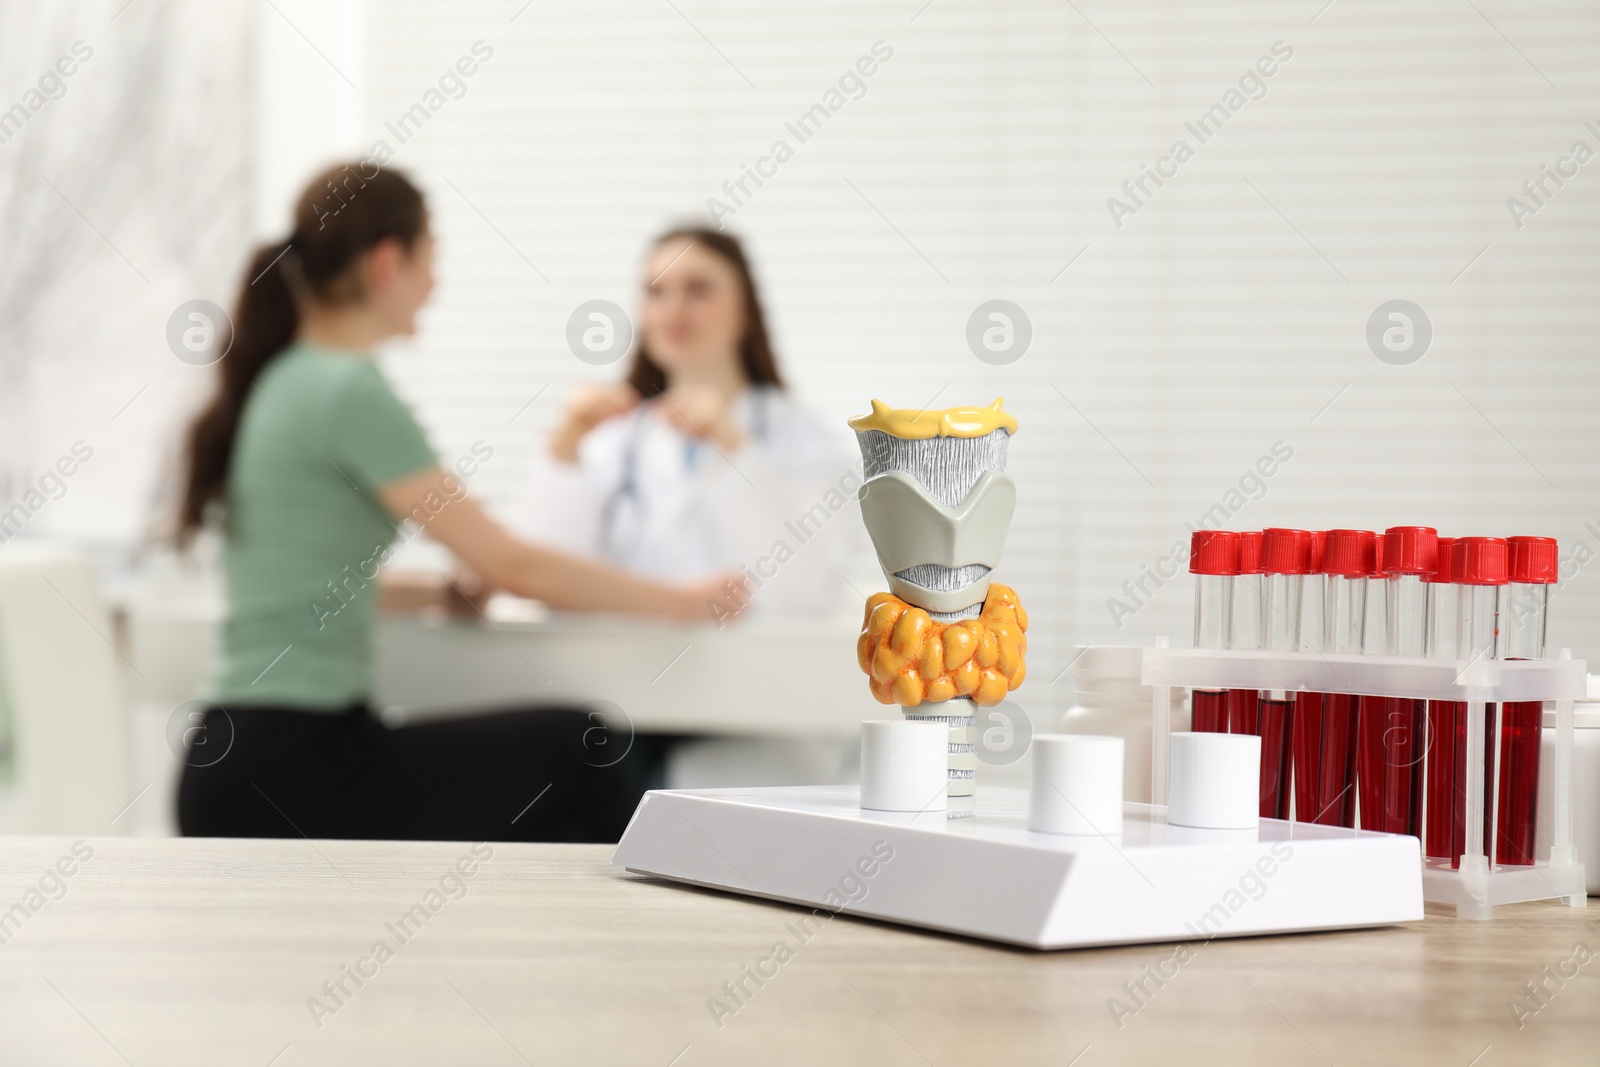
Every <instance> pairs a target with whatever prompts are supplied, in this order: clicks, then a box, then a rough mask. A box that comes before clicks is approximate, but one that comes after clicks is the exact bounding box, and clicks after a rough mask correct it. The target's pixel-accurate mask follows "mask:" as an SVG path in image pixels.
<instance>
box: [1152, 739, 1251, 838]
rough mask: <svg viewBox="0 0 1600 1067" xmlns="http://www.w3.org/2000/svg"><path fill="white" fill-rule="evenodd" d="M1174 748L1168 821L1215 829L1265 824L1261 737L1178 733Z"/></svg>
mask: <svg viewBox="0 0 1600 1067" xmlns="http://www.w3.org/2000/svg"><path fill="white" fill-rule="evenodd" d="M1169 751H1170V760H1169V763H1168V766H1169V767H1170V768H1171V775H1170V779H1169V782H1168V787H1167V822H1169V823H1172V824H1173V825H1175V826H1197V827H1202V828H1205V829H1213V830H1247V829H1251V828H1254V827H1255V826H1257V825H1258V824H1259V822H1260V792H1259V791H1260V782H1261V738H1260V737H1258V736H1256V735H1255V734H1214V733H1187V732H1183V733H1174V734H1173V735H1172V737H1171V748H1170V750H1169Z"/></svg>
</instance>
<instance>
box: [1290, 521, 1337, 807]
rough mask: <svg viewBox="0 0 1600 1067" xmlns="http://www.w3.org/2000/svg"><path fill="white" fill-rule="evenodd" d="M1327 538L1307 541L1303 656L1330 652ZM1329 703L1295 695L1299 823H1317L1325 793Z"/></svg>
mask: <svg viewBox="0 0 1600 1067" xmlns="http://www.w3.org/2000/svg"><path fill="white" fill-rule="evenodd" d="M1327 536H1328V535H1327V533H1326V532H1325V531H1323V530H1312V531H1311V533H1310V536H1309V537H1308V538H1307V540H1306V573H1305V577H1304V578H1303V580H1302V583H1303V584H1302V586H1301V590H1300V649H1301V651H1303V652H1324V651H1326V650H1327V625H1328V624H1327V617H1326V609H1327V603H1328V601H1327V582H1328V579H1327V576H1326V574H1325V573H1324V571H1323V553H1324V546H1325V545H1326V543H1327ZM1327 701H1328V698H1327V696H1326V695H1325V694H1323V693H1306V692H1300V693H1296V694H1295V695H1294V715H1293V718H1292V721H1291V723H1290V731H1289V733H1290V747H1291V749H1292V751H1293V756H1294V817H1295V820H1296V821H1298V822H1315V821H1316V816H1317V813H1318V812H1319V811H1320V810H1321V809H1320V808H1319V806H1318V802H1317V798H1318V796H1319V795H1320V794H1321V792H1322V746H1323V733H1324V729H1325V722H1324V709H1325V708H1326V707H1327Z"/></svg>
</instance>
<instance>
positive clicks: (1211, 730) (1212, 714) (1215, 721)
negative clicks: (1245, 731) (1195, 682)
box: [1189, 689, 1229, 734]
mask: <svg viewBox="0 0 1600 1067" xmlns="http://www.w3.org/2000/svg"><path fill="white" fill-rule="evenodd" d="M1228 696H1229V692H1228V690H1226V689H1196V690H1195V691H1194V692H1193V693H1192V694H1191V695H1190V698H1189V709H1190V711H1191V712H1192V716H1191V718H1192V721H1191V723H1190V729H1192V730H1195V731H1196V732H1198V733H1202V734H1225V733H1227V732H1228Z"/></svg>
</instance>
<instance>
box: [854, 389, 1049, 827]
mask: <svg viewBox="0 0 1600 1067" xmlns="http://www.w3.org/2000/svg"><path fill="white" fill-rule="evenodd" d="M1001 403H1002V402H1001V401H999V400H996V401H995V402H994V403H993V404H990V405H989V406H988V407H979V408H949V409H947V410H945V411H916V410H908V409H903V408H891V407H889V406H888V405H886V404H884V403H882V402H880V401H877V400H874V401H873V402H872V413H871V414H870V415H862V416H859V417H857V418H854V419H851V420H850V428H851V429H853V430H855V431H856V440H857V442H858V443H859V444H860V445H861V459H862V465H863V468H864V473H865V476H866V481H865V482H864V484H863V485H862V486H861V494H860V495H861V515H862V518H863V519H864V520H865V521H866V524H867V533H868V534H869V535H870V536H871V537H872V544H873V547H874V548H875V549H876V550H877V553H878V564H879V565H880V566H881V567H882V568H883V574H884V577H885V578H886V579H888V583H889V591H888V592H887V593H874V594H873V595H872V596H870V597H868V598H867V607H866V615H865V619H864V621H863V623H862V627H861V637H860V638H859V639H858V640H857V642H856V658H857V661H858V662H859V663H860V665H861V669H862V670H863V671H864V672H866V674H867V676H868V678H869V679H870V681H869V683H868V685H869V686H870V688H871V690H872V695H873V696H874V697H876V698H877V699H878V701H879V702H880V703H884V704H899V705H900V707H901V709H902V711H903V713H904V714H905V715H906V717H907V718H911V719H924V720H928V721H933V722H943V723H945V724H947V725H948V726H949V727H950V731H951V734H950V790H949V793H950V796H952V797H962V796H971V795H972V790H973V777H974V773H975V771H976V770H977V764H976V756H975V750H974V747H973V726H974V721H975V716H974V712H973V707H972V705H973V704H978V705H982V706H985V707H987V706H990V705H994V704H998V703H1000V701H1002V700H1004V699H1005V696H1006V694H1007V693H1009V692H1010V691H1011V690H1013V689H1016V688H1017V687H1018V686H1019V685H1021V684H1022V679H1023V677H1024V675H1025V673H1026V667H1025V665H1024V663H1023V656H1024V654H1025V653H1026V652H1027V650H1028V638H1027V636H1026V631H1027V629H1028V613H1027V612H1026V611H1024V610H1023V609H1022V604H1021V603H1020V602H1019V601H1018V600H1017V594H1016V592H1015V591H1014V590H1012V589H1011V588H1009V587H1008V586H1004V585H1000V584H998V583H992V582H990V581H989V574H990V572H991V571H993V570H994V568H995V567H996V566H998V565H999V563H1000V554H1001V551H1002V550H1003V549H1004V548H1005V543H1006V531H1007V530H1009V529H1010V526H1011V515H1012V512H1013V511H1014V510H1015V509H1016V503H1017V488H1016V484H1015V483H1014V482H1013V481H1012V480H1011V478H1010V477H1009V476H1008V475H1007V474H1006V472H1005V470H1006V447H1007V445H1008V444H1009V443H1010V440H1011V435H1012V434H1014V433H1016V432H1017V420H1016V419H1015V418H1013V417H1012V416H1011V415H1008V414H1006V413H1005V412H1004V411H1002V410H1001Z"/></svg>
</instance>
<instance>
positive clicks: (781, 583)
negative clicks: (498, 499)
mask: <svg viewBox="0 0 1600 1067" xmlns="http://www.w3.org/2000/svg"><path fill="white" fill-rule="evenodd" d="M643 281H644V287H643V288H644V291H643V293H642V297H641V300H642V305H641V307H640V311H639V317H638V342H637V346H636V350H635V352H634V354H633V359H632V363H631V366H630V368H629V370H628V374H627V377H626V379H625V380H624V381H622V382H618V383H615V384H607V385H601V386H591V387H587V388H584V389H581V390H578V391H576V392H575V393H574V394H573V395H572V396H571V398H570V399H569V401H568V403H567V406H566V409H565V412H564V414H563V416H562V418H561V420H560V422H559V424H558V425H557V427H556V430H555V432H554V433H553V434H552V436H551V439H550V442H549V448H548V452H547V454H546V455H544V456H542V457H540V460H539V462H538V463H537V464H536V470H535V472H534V484H533V500H532V502H531V506H530V508H529V512H528V517H527V520H526V524H525V525H526V528H527V532H528V533H529V534H530V535H532V536H535V537H537V538H539V539H542V540H545V541H546V542H549V543H553V544H556V545H559V546H561V547H564V548H567V549H569V550H571V551H575V552H579V553H583V554H586V555H589V556H591V557H593V558H597V559H602V560H605V561H608V562H610V563H613V564H615V565H616V566H619V567H621V568H623V569H625V570H628V571H632V572H634V573H636V574H639V575H648V576H650V577H653V578H658V579H663V580H670V581H675V582H682V581H689V580H692V579H695V578H704V577H707V576H714V575H717V574H720V573H726V572H727V571H729V570H730V569H734V570H742V571H743V572H744V574H745V576H746V580H747V583H748V600H747V605H748V612H749V615H750V616H751V617H752V618H760V617H762V616H772V615H793V614H796V613H805V614H831V615H832V614H841V613H848V612H849V611H852V610H857V609H855V608H854V607H853V605H854V604H856V603H857V602H858V601H859V597H857V596H856V595H855V593H854V592H853V591H852V590H851V588H850V586H849V584H848V581H847V575H848V574H849V573H851V572H852V564H853V563H854V562H856V561H857V559H858V557H860V556H861V555H862V554H863V550H864V545H865V542H864V539H863V538H861V537H860V527H861V522H860V517H859V514H858V509H857V504H856V490H857V489H858V488H859V485H860V469H859V460H857V459H855V458H854V455H853V450H852V449H849V448H848V447H847V446H848V445H849V444H850V441H849V440H848V434H847V433H846V432H845V431H844V430H842V429H840V430H839V431H838V432H829V431H828V430H826V429H824V428H823V426H822V425H821V424H820V423H819V422H818V421H817V420H816V419H814V418H813V417H812V416H811V415H810V414H808V413H807V412H806V411H805V410H804V409H803V408H802V407H801V406H800V405H799V404H798V403H796V402H795V400H794V399H793V397H792V396H791V395H790V393H789V391H788V390H787V388H786V387H785V384H784V380H783V377H782V375H781V373H780V372H779V369H778V364H777V360H776V358H775V357H774V355H773V351H772V345H771V341H770V339H769V338H768V335H767V327H766V321H765V317H764V315H763V313H762V307H761V301H760V298H759V295H758V294H757V291H756V287H755V282H754V279H753V277H752V274H751V271H750V267H749V263H748V261H747V260H746V258H745V255H744V251H743V249H742V247H741V246H740V244H739V242H738V241H737V240H736V239H735V238H733V237H731V236H729V235H727V234H724V233H720V232H718V231H715V230H709V229H698V228H689V229H678V230H673V231H671V232H669V233H667V234H665V235H663V236H662V237H661V238H659V239H658V240H657V241H656V242H655V244H654V245H653V247H652V249H651V252H650V254H649V256H648V257H647V259H646V262H645V267H644V279H643ZM856 573H859V571H856ZM708 612H710V613H711V614H712V615H716V614H717V610H716V608H715V606H714V605H708Z"/></svg>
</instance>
